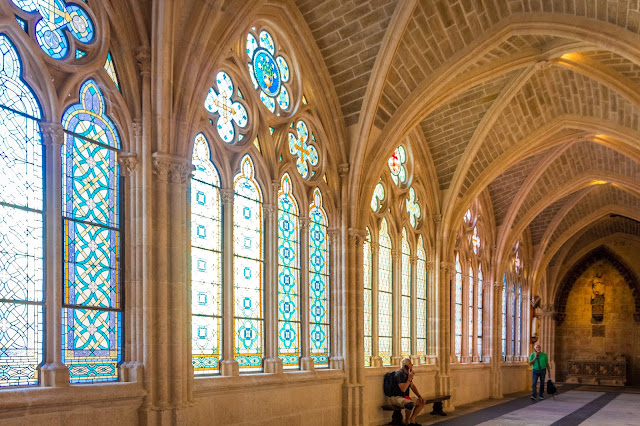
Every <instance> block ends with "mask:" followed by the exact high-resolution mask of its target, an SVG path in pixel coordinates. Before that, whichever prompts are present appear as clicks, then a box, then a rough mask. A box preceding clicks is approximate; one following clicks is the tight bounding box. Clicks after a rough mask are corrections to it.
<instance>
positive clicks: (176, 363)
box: [145, 152, 192, 424]
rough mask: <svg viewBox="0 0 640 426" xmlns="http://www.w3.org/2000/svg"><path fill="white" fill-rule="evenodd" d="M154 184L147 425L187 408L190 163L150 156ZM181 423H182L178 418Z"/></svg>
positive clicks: (173, 418)
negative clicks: (150, 392)
mask: <svg viewBox="0 0 640 426" xmlns="http://www.w3.org/2000/svg"><path fill="white" fill-rule="evenodd" d="M152 160H153V172H154V174H155V175H156V181H155V182H154V185H153V200H154V204H153V210H152V217H153V219H154V230H155V232H154V244H153V247H152V251H153V257H152V259H153V261H152V266H153V270H152V273H151V285H152V286H154V287H155V288H156V292H155V298H154V300H153V304H152V305H151V306H147V307H146V309H148V310H151V311H152V327H151V328H150V329H149V330H147V332H149V333H152V334H153V340H152V343H151V345H150V347H149V348H148V350H149V351H150V352H151V353H152V354H154V358H155V363H154V368H152V369H149V374H146V375H145V385H146V387H147V388H152V389H154V393H153V395H154V398H153V399H150V400H149V401H148V402H149V406H148V407H147V410H148V411H147V419H148V423H167V424H169V423H175V422H177V423H180V422H181V421H184V420H185V418H184V416H186V412H185V411H186V407H187V404H188V374H189V372H190V371H192V367H191V362H190V360H191V354H190V353H189V340H190V338H191V333H190V328H189V326H188V324H190V318H187V317H186V314H187V309H186V306H187V304H188V303H190V298H189V292H190V291H189V290H190V289H189V285H188V283H187V276H188V274H187V265H189V250H188V249H187V244H188V241H189V237H188V235H187V222H188V221H189V219H190V218H189V217H188V214H187V213H188V210H187V206H188V204H189V200H188V197H187V194H188V184H189V178H190V175H191V170H192V166H191V162H190V161H189V160H187V159H185V158H182V157H177V156H174V155H171V154H166V153H160V152H156V153H154V154H153V156H152ZM180 419H182V420H180Z"/></svg>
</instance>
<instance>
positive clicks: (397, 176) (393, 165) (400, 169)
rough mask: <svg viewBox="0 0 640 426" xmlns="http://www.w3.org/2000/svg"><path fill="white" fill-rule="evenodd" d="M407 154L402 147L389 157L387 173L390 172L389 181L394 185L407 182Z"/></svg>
mask: <svg viewBox="0 0 640 426" xmlns="http://www.w3.org/2000/svg"><path fill="white" fill-rule="evenodd" d="M406 162H407V153H406V151H405V149H404V147H403V146H402V145H400V146H399V147H397V148H396V150H395V151H393V154H391V157H389V161H388V164H389V171H391V179H393V182H394V183H395V184H396V185H400V184H401V183H404V182H405V181H406V180H407V168H406V167H405V163H406Z"/></svg>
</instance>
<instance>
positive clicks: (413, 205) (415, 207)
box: [407, 188, 422, 228]
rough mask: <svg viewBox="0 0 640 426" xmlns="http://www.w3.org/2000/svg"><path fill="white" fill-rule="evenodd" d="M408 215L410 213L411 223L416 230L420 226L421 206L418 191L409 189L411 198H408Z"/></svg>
mask: <svg viewBox="0 0 640 426" xmlns="http://www.w3.org/2000/svg"><path fill="white" fill-rule="evenodd" d="M407 213H409V221H410V222H411V226H413V227H414V228H415V227H416V226H418V221H419V220H420V215H421V214H422V213H421V211H420V205H419V204H418V197H417V196H416V191H415V190H414V189H413V188H409V196H408V197H407Z"/></svg>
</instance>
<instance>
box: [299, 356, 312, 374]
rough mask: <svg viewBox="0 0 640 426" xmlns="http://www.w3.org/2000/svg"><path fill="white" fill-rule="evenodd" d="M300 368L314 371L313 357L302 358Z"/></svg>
mask: <svg viewBox="0 0 640 426" xmlns="http://www.w3.org/2000/svg"><path fill="white" fill-rule="evenodd" d="M300 369H301V370H302V371H314V370H315V367H314V366H313V358H311V357H303V358H300Z"/></svg>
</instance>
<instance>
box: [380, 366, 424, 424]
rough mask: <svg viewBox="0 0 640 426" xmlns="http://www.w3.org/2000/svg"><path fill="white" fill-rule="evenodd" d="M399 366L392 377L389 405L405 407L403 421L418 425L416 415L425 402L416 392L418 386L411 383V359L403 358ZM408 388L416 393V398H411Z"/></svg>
mask: <svg viewBox="0 0 640 426" xmlns="http://www.w3.org/2000/svg"><path fill="white" fill-rule="evenodd" d="M400 367H401V369H400V370H398V371H396V372H395V375H394V377H393V379H394V381H393V382H394V386H393V387H392V389H391V395H392V396H390V397H389V402H391V405H395V406H396V407H402V408H404V409H405V421H406V423H407V425H408V426H419V425H420V424H419V423H416V416H417V415H418V414H419V413H420V411H422V409H423V408H424V406H425V403H424V399H422V396H420V393H419V392H418V388H416V385H414V384H413V364H412V363H411V359H409V358H403V359H402V362H401V363H400ZM409 389H411V390H412V391H413V393H415V394H416V396H417V397H418V399H417V400H415V399H414V400H412V399H411V397H410V396H409Z"/></svg>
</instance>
